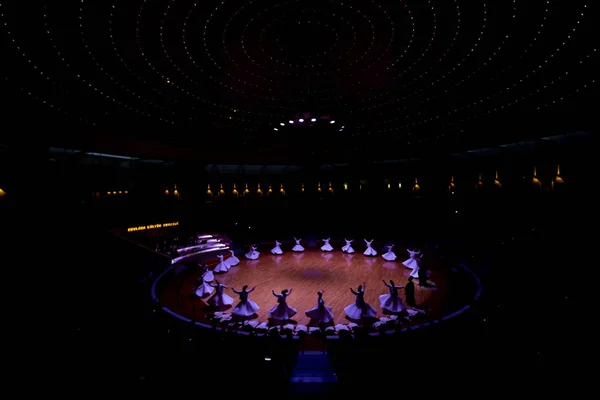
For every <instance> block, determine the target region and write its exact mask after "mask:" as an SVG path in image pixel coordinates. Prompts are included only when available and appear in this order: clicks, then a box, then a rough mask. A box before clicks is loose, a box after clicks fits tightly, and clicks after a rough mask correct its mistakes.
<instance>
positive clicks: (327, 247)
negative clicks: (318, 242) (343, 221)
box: [321, 238, 333, 251]
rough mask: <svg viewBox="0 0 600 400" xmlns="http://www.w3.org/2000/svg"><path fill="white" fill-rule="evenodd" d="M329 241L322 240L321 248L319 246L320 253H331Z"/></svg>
mask: <svg viewBox="0 0 600 400" xmlns="http://www.w3.org/2000/svg"><path fill="white" fill-rule="evenodd" d="M330 240H331V238H329V239H323V246H321V251H333V247H332V246H331V245H330V244H329V241H330Z"/></svg>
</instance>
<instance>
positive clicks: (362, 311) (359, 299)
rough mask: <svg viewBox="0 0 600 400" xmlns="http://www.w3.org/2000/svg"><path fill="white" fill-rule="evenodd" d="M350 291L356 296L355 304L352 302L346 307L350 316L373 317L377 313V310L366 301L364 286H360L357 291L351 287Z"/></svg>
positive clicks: (357, 318) (359, 317)
mask: <svg viewBox="0 0 600 400" xmlns="http://www.w3.org/2000/svg"><path fill="white" fill-rule="evenodd" d="M350 291H351V292H352V294H353V295H354V296H356V299H355V300H354V304H350V305H349V306H347V307H346V308H344V312H345V313H346V315H347V316H348V317H350V318H352V319H354V320H359V319H362V318H372V317H374V316H375V315H377V310H375V309H374V308H373V307H371V305H369V304H368V303H367V302H366V301H365V290H364V288H359V290H358V292H355V291H354V289H350Z"/></svg>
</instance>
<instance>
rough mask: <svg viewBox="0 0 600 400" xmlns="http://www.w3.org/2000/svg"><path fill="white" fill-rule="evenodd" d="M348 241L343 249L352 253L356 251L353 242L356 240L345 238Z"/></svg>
mask: <svg viewBox="0 0 600 400" xmlns="http://www.w3.org/2000/svg"><path fill="white" fill-rule="evenodd" d="M344 240H345V241H346V245H345V246H344V247H342V251H343V252H344V253H348V254H352V253H354V249H353V248H352V245H351V243H352V242H354V240H348V239H344Z"/></svg>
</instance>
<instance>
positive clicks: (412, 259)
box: [402, 249, 421, 268]
mask: <svg viewBox="0 0 600 400" xmlns="http://www.w3.org/2000/svg"><path fill="white" fill-rule="evenodd" d="M406 251H408V255H409V257H408V259H406V260H404V262H403V263H402V264H403V265H404V266H405V267H407V268H414V267H416V266H417V257H418V256H419V254H421V252H420V251H419V250H411V249H406Z"/></svg>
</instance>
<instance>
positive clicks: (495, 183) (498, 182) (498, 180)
mask: <svg viewBox="0 0 600 400" xmlns="http://www.w3.org/2000/svg"><path fill="white" fill-rule="evenodd" d="M494 186H496V187H499V188H500V187H502V184H501V183H500V179H499V178H498V171H496V178H495V179H494Z"/></svg>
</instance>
